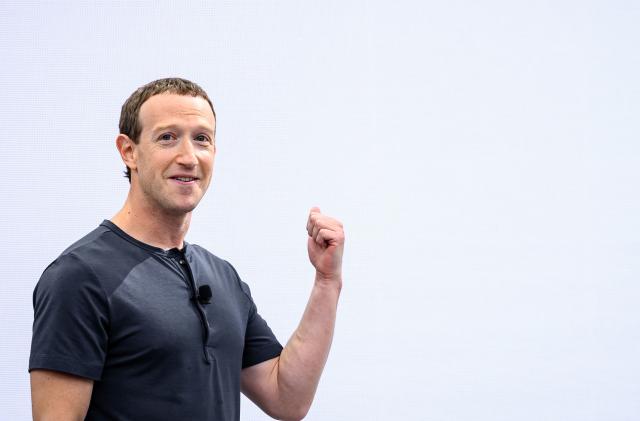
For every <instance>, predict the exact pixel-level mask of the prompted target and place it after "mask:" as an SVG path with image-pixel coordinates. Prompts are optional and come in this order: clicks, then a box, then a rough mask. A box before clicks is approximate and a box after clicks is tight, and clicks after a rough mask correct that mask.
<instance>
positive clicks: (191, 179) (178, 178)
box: [176, 177, 195, 181]
mask: <svg viewBox="0 0 640 421" xmlns="http://www.w3.org/2000/svg"><path fill="white" fill-rule="evenodd" d="M176 180H180V181H193V180H195V178H192V177H176Z"/></svg>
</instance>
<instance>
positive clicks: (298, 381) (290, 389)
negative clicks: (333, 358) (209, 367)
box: [242, 208, 344, 420]
mask: <svg viewBox="0 0 640 421" xmlns="http://www.w3.org/2000/svg"><path fill="white" fill-rule="evenodd" d="M307 231H308V233H309V240H308V250H309V259H310V260H311V263H312V264H313V265H314V267H315V268H316V277H315V281H314V285H313V289H312V291H311V296H310V297H309V301H308V303H307V307H306V309H305V311H304V314H303V316H302V320H301V321H300V324H299V325H298V328H297V329H296V330H295V332H294V333H293V335H292V336H291V339H289V342H288V343H287V345H286V346H285V348H284V349H283V351H282V354H281V355H280V357H278V358H274V359H272V360H269V361H265V362H263V363H261V364H257V365H255V366H252V367H248V368H246V369H244V370H243V371H242V391H243V392H244V394H245V395H247V396H248V397H249V398H250V399H251V400H253V401H254V402H255V403H256V404H257V405H258V406H259V407H260V408H262V409H263V410H264V411H265V412H266V413H268V414H269V415H271V416H272V417H275V418H278V419H282V420H300V419H302V418H304V417H305V416H306V414H307V412H308V411H309V408H310V407H311V402H312V401H313V397H314V395H315V392H316V388H317V386H318V382H319V381H320V375H321V374H322V370H323V368H324V365H325V362H326V361H327V357H328V355H329V349H330V348H331V340H332V338H333V331H334V326H335V320H336V309H337V305H338V297H339V296H340V290H341V288H342V251H343V248H344V231H343V228H342V224H341V223H340V222H339V221H337V220H335V219H333V218H330V217H327V216H324V215H322V214H321V213H320V209H318V208H312V210H311V213H310V215H309V222H308V223H307Z"/></svg>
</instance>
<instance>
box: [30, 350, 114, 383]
mask: <svg viewBox="0 0 640 421" xmlns="http://www.w3.org/2000/svg"><path fill="white" fill-rule="evenodd" d="M32 370H52V371H60V372H62V373H66V374H72V375H74V376H79V377H84V378H87V379H91V380H95V381H98V380H100V379H101V378H102V366H101V365H99V364H86V363H81V362H79V361H71V360H70V359H69V358H64V357H62V358H61V357H54V356H51V355H46V354H39V355H32V356H31V358H29V372H31V371H32Z"/></svg>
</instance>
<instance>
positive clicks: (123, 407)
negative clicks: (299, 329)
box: [29, 221, 282, 421]
mask: <svg viewBox="0 0 640 421" xmlns="http://www.w3.org/2000/svg"><path fill="white" fill-rule="evenodd" d="M202 285H209V286H210V288H211V291H212V293H213V296H212V298H211V303H210V304H202V303H200V302H199V301H198V300H197V299H196V295H197V291H198V288H199V287H200V286H202ZM33 305H34V313H35V319H34V324H33V339H32V344H31V357H30V360H29V370H30V371H31V370H33V369H48V370H56V371H61V372H65V373H70V374H74V375H77V376H82V377H86V378H89V379H93V380H95V382H94V387H93V393H92V396H91V403H90V406H89V411H88V413H87V419H88V420H107V419H109V420H224V421H227V420H239V418H240V372H241V370H242V369H243V368H245V367H248V366H251V365H254V364H258V363H260V362H263V361H266V360H268V359H271V358H274V357H277V356H278V355H280V352H281V351H282V346H281V345H280V343H279V342H278V340H277V339H276V338H275V336H274V335H273V333H272V331H271V329H270V328H269V327H268V326H267V323H266V322H265V321H264V320H263V319H262V318H261V317H260V315H259V314H258V312H257V309H256V305H255V304H254V302H253V300H252V299H251V293H250V291H249V288H248V286H247V285H246V284H245V283H244V282H242V281H241V280H240V278H239V277H238V274H237V273H236V271H235V269H234V268H233V267H232V266H231V265H230V264H229V263H228V262H226V261H224V260H222V259H220V258H218V257H216V256H214V255H213V254H211V253H209V252H208V251H206V250H205V249H203V248H201V247H199V246H197V245H192V244H186V243H185V247H184V249H183V250H177V249H172V250H169V251H165V250H162V249H159V248H156V247H152V246H150V245H147V244H144V243H142V242H140V241H138V240H136V239H134V238H132V237H130V236H129V235H127V234H126V233H125V232H124V231H122V230H121V229H119V228H118V227H117V226H116V225H114V224H113V223H111V222H110V221H104V222H103V223H102V224H101V225H100V226H99V227H98V228H96V229H95V230H93V231H92V232H91V233H89V234H88V235H87V236H85V237H84V238H82V239H81V240H79V241H78V242H76V243H75V244H73V245H72V246H71V247H69V248H68V249H67V250H65V251H64V252H63V253H62V254H61V255H60V256H59V257H58V258H57V259H56V260H55V261H54V262H53V263H51V264H50V265H49V266H48V267H47V269H46V270H45V271H44V273H43V275H42V277H41V278H40V281H39V282H38V284H37V285H36V288H35V291H34V294H33Z"/></svg>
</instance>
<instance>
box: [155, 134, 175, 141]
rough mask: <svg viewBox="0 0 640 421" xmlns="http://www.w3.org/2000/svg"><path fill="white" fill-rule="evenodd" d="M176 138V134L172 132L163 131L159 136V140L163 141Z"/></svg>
mask: <svg viewBox="0 0 640 421" xmlns="http://www.w3.org/2000/svg"><path fill="white" fill-rule="evenodd" d="M173 139H174V136H173V135H172V134H171V133H163V134H161V135H160V137H158V140H160V141H162V142H170V141H172V140H173Z"/></svg>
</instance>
